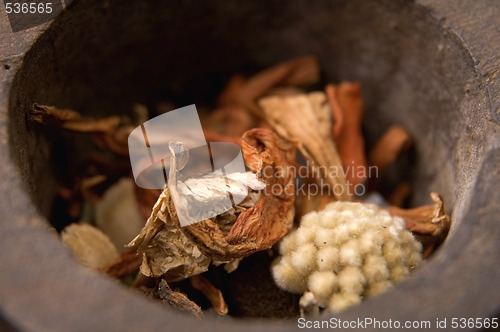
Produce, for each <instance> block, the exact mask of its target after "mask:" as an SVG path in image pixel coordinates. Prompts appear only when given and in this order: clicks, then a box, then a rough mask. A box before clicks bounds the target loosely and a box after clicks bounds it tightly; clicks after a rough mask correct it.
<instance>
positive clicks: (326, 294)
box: [307, 271, 338, 307]
mask: <svg viewBox="0 0 500 332" xmlns="http://www.w3.org/2000/svg"><path fill="white" fill-rule="evenodd" d="M307 285H308V287H309V290H310V291H311V292H313V293H314V295H315V297H316V299H317V300H318V303H319V305H320V306H322V307H326V306H328V301H329V299H330V297H331V296H332V294H333V293H334V292H335V291H336V290H337V286H338V285H337V276H336V275H335V273H333V272H331V271H316V272H314V273H312V274H311V275H310V276H309V280H308V283H307Z"/></svg>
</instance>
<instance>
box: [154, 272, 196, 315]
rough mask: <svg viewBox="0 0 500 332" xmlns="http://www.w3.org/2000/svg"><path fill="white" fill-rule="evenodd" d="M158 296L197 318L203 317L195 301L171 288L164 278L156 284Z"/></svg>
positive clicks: (164, 301)
mask: <svg viewBox="0 0 500 332" xmlns="http://www.w3.org/2000/svg"><path fill="white" fill-rule="evenodd" d="M158 296H159V297H160V299H162V300H163V303H165V304H168V305H170V306H172V307H174V308H176V309H179V310H181V311H186V312H189V313H192V314H193V315H195V316H196V317H198V318H202V317H203V311H201V308H200V307H199V306H198V305H197V304H196V303H194V302H193V301H191V300H190V299H188V297H187V296H186V294H183V293H181V292H176V291H174V290H172V289H171V288H170V286H169V285H168V283H167V282H166V281H165V280H161V281H160V284H159V285H158Z"/></svg>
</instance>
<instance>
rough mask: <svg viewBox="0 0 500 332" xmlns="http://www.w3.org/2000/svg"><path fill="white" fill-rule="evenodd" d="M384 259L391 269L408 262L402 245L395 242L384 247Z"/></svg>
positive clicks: (389, 242) (385, 244) (387, 243)
mask: <svg viewBox="0 0 500 332" xmlns="http://www.w3.org/2000/svg"><path fill="white" fill-rule="evenodd" d="M382 251H383V253H384V258H385V261H386V263H387V267H388V268H389V269H391V268H393V267H395V266H397V265H401V264H404V262H405V261H406V257H405V254H404V252H403V249H402V248H401V246H400V245H398V243H397V242H395V241H387V242H386V243H384V245H383V247H382Z"/></svg>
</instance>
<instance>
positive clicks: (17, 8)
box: [5, 2, 52, 14]
mask: <svg viewBox="0 0 500 332" xmlns="http://www.w3.org/2000/svg"><path fill="white" fill-rule="evenodd" d="M5 11H6V12H7V14H10V13H14V14H20V13H22V14H44V13H46V14H50V13H52V3H51V2H46V3H34V2H32V3H26V2H25V3H19V2H14V3H12V2H7V3H6V4H5Z"/></svg>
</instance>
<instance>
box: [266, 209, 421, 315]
mask: <svg viewBox="0 0 500 332" xmlns="http://www.w3.org/2000/svg"><path fill="white" fill-rule="evenodd" d="M421 251H422V246H421V244H420V243H419V242H418V241H416V240H415V239H414V238H413V236H412V234H411V233H410V232H409V231H407V230H406V229H405V227H404V221H403V220H402V219H401V218H399V217H392V216H391V215H389V213H388V212H387V211H385V210H383V209H380V208H379V207H377V206H375V205H371V204H362V203H349V202H334V203H331V204H329V205H327V206H326V207H325V209H324V210H322V211H320V212H312V213H309V214H307V215H305V216H304V217H303V219H302V221H301V224H300V227H299V228H298V229H297V230H295V231H294V232H292V233H290V234H289V235H287V236H285V237H284V238H283V240H282V241H281V243H280V254H281V256H280V257H279V258H277V259H276V260H275V261H274V262H273V265H272V274H273V277H274V280H275V282H276V284H277V285H278V286H279V287H281V288H283V289H285V290H288V291H290V292H293V293H299V294H301V293H303V292H305V291H307V290H309V291H311V292H313V293H314V295H315V296H316V299H317V301H318V303H319V305H320V306H322V307H327V308H328V309H329V310H330V311H332V312H339V311H341V310H343V309H345V308H347V307H350V306H352V305H355V304H358V303H359V302H360V301H361V299H362V297H364V296H372V295H376V294H379V293H382V292H384V291H385V290H386V289H387V288H388V287H390V286H391V285H392V284H393V282H398V281H400V280H402V279H404V278H405V277H406V276H407V275H408V274H409V271H410V269H412V268H414V267H416V266H418V265H419V263H420V262H421V260H422V258H421Z"/></svg>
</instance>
